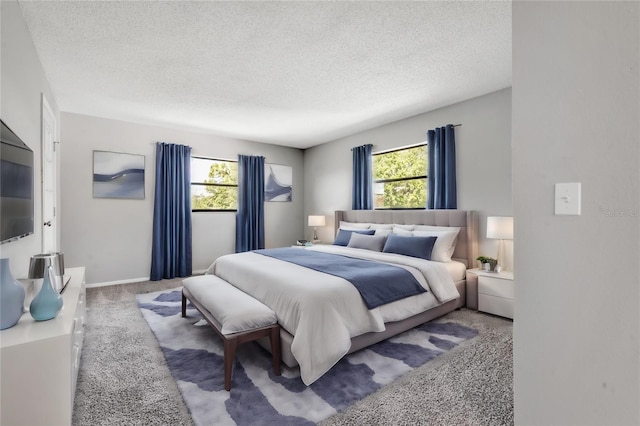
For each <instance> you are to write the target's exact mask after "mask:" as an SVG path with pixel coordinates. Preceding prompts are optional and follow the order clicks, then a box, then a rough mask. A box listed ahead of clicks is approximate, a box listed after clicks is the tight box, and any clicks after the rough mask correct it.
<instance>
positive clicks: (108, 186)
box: [93, 151, 144, 199]
mask: <svg viewBox="0 0 640 426" xmlns="http://www.w3.org/2000/svg"><path fill="white" fill-rule="evenodd" d="M93 197H94V198H129V199H144V155H137V154H125V153H122V152H109V151H93Z"/></svg>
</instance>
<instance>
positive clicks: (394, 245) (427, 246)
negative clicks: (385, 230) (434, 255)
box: [382, 234, 438, 260]
mask: <svg viewBox="0 0 640 426" xmlns="http://www.w3.org/2000/svg"><path fill="white" fill-rule="evenodd" d="M437 239H438V237H405V236H402V235H396V234H390V235H389V237H388V238H387V242H386V243H385V245H384V248H383V249H382V251H383V252H384V253H396V254H404V255H405V256H412V257H419V258H421V259H427V260H431V251H432V250H433V245H434V244H435V243H436V240H437Z"/></svg>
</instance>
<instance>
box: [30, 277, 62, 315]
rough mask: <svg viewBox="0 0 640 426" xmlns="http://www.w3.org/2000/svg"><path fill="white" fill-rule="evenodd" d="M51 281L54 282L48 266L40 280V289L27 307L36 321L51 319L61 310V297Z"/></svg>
mask: <svg viewBox="0 0 640 426" xmlns="http://www.w3.org/2000/svg"><path fill="white" fill-rule="evenodd" d="M53 280H55V277H54V275H53V269H52V268H51V266H49V267H47V272H45V274H44V279H43V280H42V288H41V289H40V292H39V293H38V294H37V296H36V297H34V298H33V300H32V301H31V305H30V306H29V311H30V312H31V316H32V317H33V319H34V320H36V321H47V320H50V319H53V318H55V317H56V315H57V314H58V312H59V311H60V309H62V296H60V293H58V292H57V291H56V290H55V289H54V288H53V284H52V282H53Z"/></svg>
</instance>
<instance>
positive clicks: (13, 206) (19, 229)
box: [0, 119, 34, 244]
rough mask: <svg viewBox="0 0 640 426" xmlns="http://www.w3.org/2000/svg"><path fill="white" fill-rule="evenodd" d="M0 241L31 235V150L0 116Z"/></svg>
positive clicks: (4, 241) (5, 241)
mask: <svg viewBox="0 0 640 426" xmlns="http://www.w3.org/2000/svg"><path fill="white" fill-rule="evenodd" d="M0 124H1V125H2V128H1V129H0V244H3V243H7V242H9V241H13V240H16V239H18V238H22V237H25V236H27V235H29V234H33V213H34V210H33V151H32V150H31V149H30V148H29V147H28V146H27V145H26V144H25V143H24V142H22V140H21V139H20V138H19V137H18V136H17V135H16V134H15V133H13V132H12V131H11V129H9V127H8V126H7V125H6V124H5V123H4V121H2V120H1V119H0Z"/></svg>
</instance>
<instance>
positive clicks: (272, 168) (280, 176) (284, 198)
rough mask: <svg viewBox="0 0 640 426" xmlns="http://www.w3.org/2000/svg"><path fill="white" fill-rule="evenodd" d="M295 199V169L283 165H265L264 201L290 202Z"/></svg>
mask: <svg viewBox="0 0 640 426" xmlns="http://www.w3.org/2000/svg"><path fill="white" fill-rule="evenodd" d="M292 197H293V168H292V167H291V166H284V165H281V164H268V163H265V165H264V200H265V201H270V202H277V201H279V202H290V201H291V199H292Z"/></svg>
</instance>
